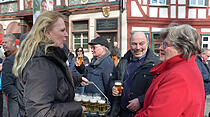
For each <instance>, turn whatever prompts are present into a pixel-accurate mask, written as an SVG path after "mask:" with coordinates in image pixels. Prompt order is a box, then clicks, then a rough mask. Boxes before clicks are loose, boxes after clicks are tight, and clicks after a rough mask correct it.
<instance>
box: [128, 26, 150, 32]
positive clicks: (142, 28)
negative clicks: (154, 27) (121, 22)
mask: <svg viewBox="0 0 210 117" xmlns="http://www.w3.org/2000/svg"><path fill="white" fill-rule="evenodd" d="M131 31H132V32H134V31H145V32H149V27H132V29H131Z"/></svg>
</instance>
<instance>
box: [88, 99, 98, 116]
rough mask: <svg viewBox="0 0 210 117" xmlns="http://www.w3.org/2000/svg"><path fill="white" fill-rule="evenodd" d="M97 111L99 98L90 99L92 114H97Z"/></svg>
mask: <svg viewBox="0 0 210 117" xmlns="http://www.w3.org/2000/svg"><path fill="white" fill-rule="evenodd" d="M96 111H97V99H95V98H91V99H90V114H96Z"/></svg>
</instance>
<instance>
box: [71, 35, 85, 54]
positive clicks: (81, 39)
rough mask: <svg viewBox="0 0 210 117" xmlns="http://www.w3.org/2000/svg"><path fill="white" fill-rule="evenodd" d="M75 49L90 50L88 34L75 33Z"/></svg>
mask: <svg viewBox="0 0 210 117" xmlns="http://www.w3.org/2000/svg"><path fill="white" fill-rule="evenodd" d="M73 38H74V49H77V48H78V47H83V49H84V50H85V49H88V33H74V34H73Z"/></svg>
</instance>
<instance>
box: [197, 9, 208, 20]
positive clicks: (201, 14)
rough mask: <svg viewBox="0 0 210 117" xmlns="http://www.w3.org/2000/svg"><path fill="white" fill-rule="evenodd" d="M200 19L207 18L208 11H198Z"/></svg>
mask: <svg viewBox="0 0 210 117" xmlns="http://www.w3.org/2000/svg"><path fill="white" fill-rule="evenodd" d="M198 18H201V19H205V18H206V9H198Z"/></svg>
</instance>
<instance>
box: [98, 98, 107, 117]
mask: <svg viewBox="0 0 210 117" xmlns="http://www.w3.org/2000/svg"><path fill="white" fill-rule="evenodd" d="M105 112H106V101H105V99H103V98H102V99H100V100H98V113H99V115H105Z"/></svg>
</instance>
